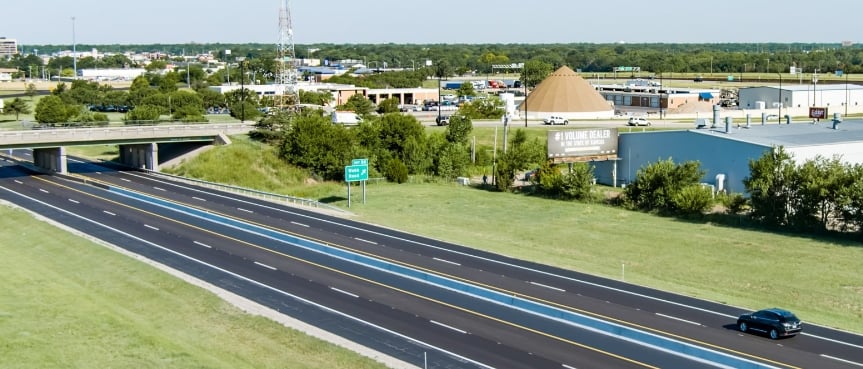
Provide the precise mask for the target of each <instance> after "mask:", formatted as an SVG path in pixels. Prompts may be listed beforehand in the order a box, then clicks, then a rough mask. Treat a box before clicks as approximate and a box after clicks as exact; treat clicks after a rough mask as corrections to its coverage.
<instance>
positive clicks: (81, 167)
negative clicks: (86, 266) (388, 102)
mask: <svg viewBox="0 0 863 369" xmlns="http://www.w3.org/2000/svg"><path fill="white" fill-rule="evenodd" d="M16 153H20V154H21V155H24V156H25V157H26V155H25V152H24V151H18V152H16ZM0 164H2V167H0V198H3V199H6V200H8V201H11V202H15V203H18V204H19V205H21V206H24V207H28V208H31V209H33V210H34V211H37V212H40V213H43V214H45V215H46V216H50V217H52V218H55V219H59V220H61V221H63V222H64V224H67V225H69V226H74V227H75V228H79V229H81V230H82V231H85V232H89V233H92V234H94V235H95V236H97V237H100V238H104V239H107V240H108V241H109V242H113V243H115V244H123V245H129V246H128V247H129V248H131V249H133V251H135V252H138V253H141V254H143V255H145V256H147V257H150V258H153V259H156V260H157V261H160V262H162V263H165V264H167V265H170V266H172V267H175V268H178V269H181V270H183V271H185V272H187V273H190V274H193V275H196V276H199V277H203V278H204V279H206V280H209V281H212V282H213V283H214V284H216V285H219V286H222V287H223V288H226V289H230V290H233V291H239V292H240V293H241V294H244V295H246V296H248V297H249V298H251V299H253V300H256V301H259V302H261V303H262V304H265V305H268V306H271V307H273V306H275V307H276V308H277V309H279V311H283V312H284V313H286V314H290V315H292V316H295V317H299V318H300V319H303V320H306V321H310V320H311V321H312V323H313V324H317V325H319V326H321V327H323V328H324V329H327V330H330V331H333V332H336V333H337V334H340V335H343V336H345V337H348V338H349V339H352V340H354V341H358V342H361V343H363V344H365V345H367V346H369V347H372V348H374V349H378V350H380V351H382V352H385V353H388V354H390V355H393V356H396V357H398V358H400V359H402V360H404V361H407V362H411V363H414V364H416V365H418V366H420V365H421V363H422V359H421V357H422V355H423V354H427V355H428V358H429V362H430V363H431V364H434V366H433V367H453V368H455V367H497V368H561V367H573V368H592V367H603V368H643V367H675V368H684V367H685V368H702V367H715V366H714V364H713V363H710V362H704V361H697V360H693V359H692V358H690V357H687V356H685V355H680V354H678V353H675V352H667V351H663V350H658V349H656V348H655V347H651V346H649V345H644V344H638V343H636V342H632V341H627V340H623V339H621V338H620V337H617V336H615V335H613V334H604V333H600V332H596V331H594V330H591V329H586V328H585V327H580V326H575V325H571V324H566V323H562V322H560V321H557V320H554V319H548V318H544V317H539V316H536V315H533V314H529V313H526V312H524V311H520V310H516V309H510V308H507V307H505V306H502V305H499V304H495V303H492V302H489V301H486V300H482V299H477V298H474V297H470V296H466V295H464V294H461V293H458V292H455V291H451V290H447V289H442V288H437V287H433V286H430V285H428V284H426V283H422V282H421V281H416V280H411V279H409V278H404V277H399V276H394V275H393V274H391V273H387V272H386V271H382V270H377V269H373V268H367V267H363V266H359V265H357V264H356V263H352V262H349V261H346V260H339V259H335V258H332V257H327V256H324V255H322V254H320V253H316V252H311V251H309V250H306V249H303V248H299V247H296V246H295V245H292V244H291V243H289V242H282V241H278V240H274V239H272V238H271V237H266V236H264V235H262V234H260V232H255V231H249V230H244V229H240V228H238V227H232V226H227V225H224V224H218V223H213V222H210V221H206V220H203V219H200V218H199V217H195V216H190V215H188V214H182V213H177V212H173V211H171V210H167V209H165V208H163V207H159V206H155V205H150V204H146V203H142V202H138V201H135V200H131V199H129V198H127V197H124V196H120V195H118V194H116V193H112V192H108V191H105V190H104V189H102V188H100V187H98V186H91V185H85V184H82V183H78V182H74V181H66V180H62V179H60V178H58V177H52V176H44V175H32V174H31V173H29V172H26V171H24V170H23V169H21V168H20V167H17V166H15V165H14V164H13V163H11V162H3V163H0ZM69 167H70V171H74V172H77V174H78V175H79V176H82V177H86V178H87V179H88V180H91V181H98V183H101V184H102V186H104V185H113V186H121V187H124V188H127V189H130V190H134V191H138V192H141V193H147V194H150V195H152V196H156V197H159V198H163V199H167V200H171V201H175V202H178V203H183V204H188V205H190V206H195V207H197V208H200V209H206V210H207V211H208V212H211V213H218V214H224V215H225V216H231V217H234V218H236V219H241V220H243V221H246V222H249V223H250V224H257V225H259V226H263V227H267V228H268V229H274V230H279V231H281V232H284V233H285V234H287V235H292V236H299V237H302V238H305V239H312V240H317V241H319V242H321V243H325V244H328V245H331V246H334V247H338V248H341V249H345V250H351V251H354V252H357V253H361V254H365V255H373V256H375V257H377V258H380V259H385V260H390V261H392V262H395V263H398V264H399V265H404V266H408V267H411V268H415V269H419V270H425V271H430V272H433V273H435V274H438V275H443V276H447V277H449V278H453V279H458V280H462V281H467V282H469V283H472V284H476V285H482V286H486V287H487V288H490V289H494V290H497V291H500V292H503V293H506V294H509V295H512V296H518V297H523V298H527V299H531V300H533V301H539V302H542V303H545V304H548V305H550V306H556V307H558V308H561V309H566V310H568V311H573V312H578V313H581V314H584V315H587V316H591V317H595V318H599V319H602V320H606V321H612V322H615V323H616V324H620V325H622V326H625V327H629V328H633V329H638V330H642V331H646V332H650V333H652V334H655V335H658V336H662V337H670V338H673V339H675V340H678V341H681V342H684V343H686V344H689V345H693V346H698V347H707V348H709V349H711V350H714V351H717V352H721V353H724V354H727V355H732V356H736V357H743V358H746V359H747V360H749V361H751V362H754V363H761V364H762V365H766V366H769V367H777V368H859V367H861V366H863V337H861V336H859V335H854V334H850V333H847V332H842V331H837V330H832V329H827V328H824V327H819V326H814V325H807V326H806V328H805V329H804V333H803V334H801V335H799V336H797V337H794V338H790V339H782V340H778V341H772V340H770V339H768V338H765V337H761V336H756V335H751V334H743V333H740V332H738V331H737V329H736V327H735V326H734V323H735V319H736V316H737V315H739V314H741V313H743V312H745V311H744V310H742V309H739V308H735V307H730V306H726V305H722V304H716V303H711V302H707V301H701V300H696V299H692V298H687V297H683V296H678V295H673V294H669V293H666V292H662V291H656V290H651V289H648V288H644V287H639V286H631V285H627V284H625V283H622V282H619V281H613V280H606V279H601V278H596V277H593V276H589V275H583V274H580V273H576V272H572V271H567V270H561V269H557V268H552V267H548V266H544V265H538V264H533V263H529V262H524V261H520V260H515V259H509V258H506V257H502V256H499V255H494V254H490V253H486V252H482V251H477V250H472V249H470V248H467V247H463V246H458V245H452V244H447V243H443V242H440V241H435V240H430V239H426V238H423V237H420V236H417V235H412V234H407V233H402V232H398V231H393V230H389V229H383V228H379V227H375V226H370V225H366V224H362V223H357V222H353V221H349V220H345V219H341V218H337V217H329V216H325V215H321V214H318V213H314V212H310V211H306V210H303V209H296V208H291V207H287V206H281V205H276V204H273V203H270V202H265V201H259V200H253V199H247V198H241V197H238V196H236V195H229V194H222V193H218V192H214V191H212V190H206V189H200V188H195V187H192V186H188V185H179V184H175V183H172V182H169V181H166V180H164V179H161V178H159V177H156V176H152V175H149V174H146V173H140V172H136V171H121V170H114V169H109V168H105V167H101V166H95V165H93V164H91V163H84V162H73V163H70V166H69ZM72 214H74V215H72ZM82 218H83V219H82ZM85 219H86V220H85ZM577 246H578V245H577V244H576V243H575V242H574V244H573V245H572V247H577ZM315 304H317V305H315ZM335 312H338V313H335ZM429 352H430V354H429Z"/></svg>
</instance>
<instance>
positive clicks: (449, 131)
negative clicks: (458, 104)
mask: <svg viewBox="0 0 863 369" xmlns="http://www.w3.org/2000/svg"><path fill="white" fill-rule="evenodd" d="M471 131H473V122H472V121H471V120H470V118H468V117H463V116H461V115H453V116H452V117H450V121H449V125H447V126H446V140H447V141H448V142H452V143H454V144H459V145H467V143H468V138H469V137H470V133H471Z"/></svg>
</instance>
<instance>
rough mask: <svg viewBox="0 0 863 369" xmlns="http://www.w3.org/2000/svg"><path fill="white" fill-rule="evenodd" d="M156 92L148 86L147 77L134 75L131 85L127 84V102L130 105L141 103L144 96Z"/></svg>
mask: <svg viewBox="0 0 863 369" xmlns="http://www.w3.org/2000/svg"><path fill="white" fill-rule="evenodd" d="M156 93H158V91H156V89H154V88H152V87H150V81H149V80H147V77H144V76H138V77H135V79H134V80H133V81H132V85H131V86H129V104H130V105H132V106H138V105H141V103H142V102H143V101H144V99H145V98H147V97H148V96H150V95H153V94H156Z"/></svg>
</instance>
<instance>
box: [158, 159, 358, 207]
mask: <svg viewBox="0 0 863 369" xmlns="http://www.w3.org/2000/svg"><path fill="white" fill-rule="evenodd" d="M144 171H146V172H147V173H149V174H151V175H154V176H160V177H165V178H168V179H170V180H172V181H176V182H182V183H186V184H193V185H196V186H201V187H206V188H212V189H216V190H220V191H224V192H229V193H235V194H240V195H244V196H249V197H254V198H258V199H262V200H268V201H273V202H276V203H286V204H295V205H302V206H308V207H312V208H318V209H326V210H331V211H335V212H339V213H342V214H350V212H348V211H346V210H344V209H342V208H339V207H337V206H333V205H330V204H324V203H322V202H320V201H318V200H312V199H304V198H302V197H294V196H289V195H280V194H275V193H270V192H265V191H258V190H253V189H249V188H244V187H238V186H231V185H225V184H221V183H214V182H208V181H204V180H200V179H194V178H186V177H182V176H175V175H173V174H167V173H161V172H156V171H152V170H149V169H145V170H144Z"/></svg>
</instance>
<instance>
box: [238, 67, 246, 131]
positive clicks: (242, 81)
mask: <svg viewBox="0 0 863 369" xmlns="http://www.w3.org/2000/svg"><path fill="white" fill-rule="evenodd" d="M237 61H239V62H240V123H243V122H245V121H246V76H245V73H246V58H245V57H242V56H240V57H237Z"/></svg>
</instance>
